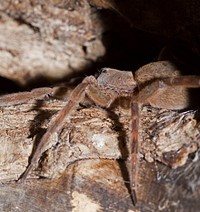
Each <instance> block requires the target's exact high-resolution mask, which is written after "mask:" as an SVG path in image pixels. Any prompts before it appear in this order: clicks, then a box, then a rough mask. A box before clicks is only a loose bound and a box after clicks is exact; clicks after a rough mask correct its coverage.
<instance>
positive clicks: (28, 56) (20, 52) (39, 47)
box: [0, 0, 105, 85]
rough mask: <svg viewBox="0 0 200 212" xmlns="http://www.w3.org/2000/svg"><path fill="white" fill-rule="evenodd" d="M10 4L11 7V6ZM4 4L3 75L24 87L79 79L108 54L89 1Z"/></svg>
mask: <svg viewBox="0 0 200 212" xmlns="http://www.w3.org/2000/svg"><path fill="white" fill-rule="evenodd" d="M6 2H7V4H6ZM58 3H59V2H56V1H37V0H36V1H35V0H34V1H29V0H26V1H9V0H8V1H5V2H0V8H1V10H0V15H1V24H0V32H1V33H0V60H1V63H0V69H1V71H0V75H1V76H3V77H6V78H8V79H11V80H13V81H15V82H17V83H19V84H21V85H27V84H29V83H30V82H32V81H38V80H40V82H41V81H42V79H43V80H44V79H46V80H47V79H48V80H49V81H50V80H51V79H52V80H56V79H57V80H58V79H62V78H64V77H69V76H71V75H75V74H76V73H77V72H81V71H82V70H85V69H87V68H88V67H89V66H90V65H91V64H92V63H93V62H95V61H96V60H97V59H98V58H99V57H101V56H103V55H104V54H105V47H104V45H103V43H102V40H101V35H102V32H103V26H102V24H101V20H100V19H99V18H98V14H97V13H95V12H94V11H93V10H92V8H91V6H90V5H89V4H88V2H87V1H85V0H79V1H66V2H63V4H58Z"/></svg>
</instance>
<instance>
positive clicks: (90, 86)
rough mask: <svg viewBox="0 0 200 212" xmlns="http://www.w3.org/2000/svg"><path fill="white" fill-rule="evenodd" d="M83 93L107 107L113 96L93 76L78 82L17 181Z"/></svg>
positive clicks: (33, 161) (58, 130)
mask: <svg viewBox="0 0 200 212" xmlns="http://www.w3.org/2000/svg"><path fill="white" fill-rule="evenodd" d="M85 94H87V95H88V97H89V98H90V99H91V100H92V101H94V102H95V103H96V104H99V105H101V106H105V107H108V106H109V105H110V104H111V103H112V101H113V99H114V96H113V95H112V94H110V95H107V94H106V92H103V91H102V89H101V88H100V86H98V83H97V80H96V79H95V78H94V77H93V76H89V77H86V78H85V79H84V80H83V82H82V83H80V84H79V85H78V86H77V87H76V88H75V89H74V90H73V91H72V94H71V97H70V99H69V101H68V102H67V104H66V105H65V106H64V108H63V109H62V110H61V111H60V112H59V113H58V114H57V116H56V118H55V120H53V121H51V122H50V124H49V127H48V129H47V131H46V132H45V134H44V135H43V137H42V139H41V141H40V143H39V144H38V146H37V147H36V150H35V152H34V154H33V157H32V158H31V160H30V163H29V165H28V167H27V169H26V170H25V172H24V173H23V174H22V175H21V177H20V179H19V181H20V182H24V181H25V180H26V178H27V176H28V174H29V173H30V172H31V170H32V169H33V166H34V165H35V164H36V163H37V162H38V160H39V158H40V157H41V155H42V153H43V152H44V151H45V147H46V146H48V143H49V141H50V138H51V136H52V134H54V133H58V132H60V130H61V129H62V127H63V125H64V123H65V120H66V118H68V117H69V116H70V115H71V113H72V112H73V111H74V110H75V109H76V106H77V104H79V103H80V102H81V101H82V100H83V99H84V97H85Z"/></svg>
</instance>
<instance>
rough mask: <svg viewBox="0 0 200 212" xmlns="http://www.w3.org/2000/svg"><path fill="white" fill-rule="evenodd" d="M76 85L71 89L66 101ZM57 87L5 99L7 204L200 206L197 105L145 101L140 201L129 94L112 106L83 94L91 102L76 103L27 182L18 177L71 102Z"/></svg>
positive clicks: (1, 146)
mask: <svg viewBox="0 0 200 212" xmlns="http://www.w3.org/2000/svg"><path fill="white" fill-rule="evenodd" d="M71 89H72V88H71V87H69V88H68V90H67V92H66V97H65V98H66V101H67V99H68V97H69V95H70V92H71ZM41 90H42V91H43V92H44V90H45V89H41ZM52 90H53V91H54V92H52ZM49 91H50V92H49ZM55 91H56V92H55ZM58 91H59V87H56V88H55V89H46V92H47V93H46V95H45V98H44V99H42V98H41V95H40V94H41V93H42V95H43V96H42V97H44V93H43V92H38V90H37V92H34V91H33V92H30V93H26V94H27V95H28V94H29V95H30V96H29V97H30V98H29V100H26V102H23V101H21V104H19V102H18V103H12V104H7V106H5V105H3V104H2V106H1V116H0V123H1V132H0V133H1V137H0V152H1V155H0V167H1V174H0V180H1V182H2V184H1V186H0V197H1V198H0V207H1V209H2V210H3V209H7V210H8V208H9V210H19V211H27V210H28V211H44V209H45V210H51V211H66V208H67V210H68V211H90V210H91V211H110V210H112V211H128V210H132V211H140V210H141V211H157V210H163V211H169V210H172V211H174V210H179V211H189V210H190V209H191V208H192V211H196V209H197V208H198V207H199V203H198V199H199V192H200V188H199V177H198V176H199V159H198V154H199V153H198V148H199V145H200V144H199V143H200V139H199V134H200V127H199V124H198V122H197V121H196V119H195V117H194V114H195V111H188V112H182V113H181V112H179V113H178V112H177V111H169V110H160V109H155V108H152V107H150V106H144V107H143V108H142V113H141V117H140V153H139V158H140V162H139V164H138V169H139V173H138V176H137V179H138V182H137V184H138V188H137V195H138V200H139V201H138V204H137V206H136V207H134V206H133V204H132V202H131V199H130V193H129V192H130V190H129V177H128V171H127V168H126V165H127V164H126V163H127V159H128V152H127V145H128V144H127V141H128V134H129V120H130V110H129V108H128V107H127V105H128V103H129V100H126V99H124V100H122V99H120V100H119V102H116V104H115V105H113V108H111V109H108V110H105V109H102V108H99V107H97V106H95V105H91V103H90V102H88V101H84V102H83V105H85V106H79V107H78V108H77V110H76V111H74V113H73V114H72V116H71V117H70V118H69V119H67V120H66V125H65V126H64V128H63V129H62V131H61V132H60V133H57V134H55V135H52V140H51V144H50V145H49V146H48V147H46V151H45V152H44V153H43V155H42V157H41V159H40V161H39V164H36V165H35V168H34V170H33V171H32V172H31V174H30V175H29V176H28V180H27V181H26V183H25V184H20V183H17V182H15V181H14V180H17V179H18V177H19V176H20V175H21V174H22V173H23V171H24V170H25V168H26V166H27V164H28V158H29V157H30V156H31V154H32V151H33V147H34V146H36V145H37V143H38V142H39V141H40V138H41V136H42V134H43V133H44V131H45V128H47V127H48V123H49V121H50V120H51V119H53V118H54V117H55V115H56V113H57V112H58V111H59V110H60V109H61V108H62V107H63V106H64V104H65V101H63V100H59V99H57V98H56V95H55V93H59V92H58ZM60 91H63V88H60ZM52 93H54V97H53V96H52ZM33 94H35V95H33ZM38 94H39V95H38ZM13 95H15V97H16V95H19V96H20V95H21V96H22V93H18V94H13ZM9 97H12V95H9ZM31 97H32V98H31ZM11 99H12V98H11ZM0 104H1V101H0ZM190 154H193V158H191V157H189V156H190ZM188 157H189V159H188ZM156 161H160V162H161V163H158V162H156ZM163 163H164V164H165V165H164V164H163ZM169 166H172V167H173V168H174V169H172V168H170V167H169ZM38 177H43V179H42V178H41V179H38ZM13 193H14V194H13ZM19 197H20V198H19ZM5 200H6V201H5ZM191 205H192V206H191Z"/></svg>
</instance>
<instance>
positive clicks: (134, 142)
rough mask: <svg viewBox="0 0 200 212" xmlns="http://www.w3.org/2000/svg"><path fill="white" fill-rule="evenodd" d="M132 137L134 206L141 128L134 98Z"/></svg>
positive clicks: (131, 178)
mask: <svg viewBox="0 0 200 212" xmlns="http://www.w3.org/2000/svg"><path fill="white" fill-rule="evenodd" d="M131 115H132V119H131V130H132V131H131V135H130V137H129V139H130V141H129V149H130V164H129V165H130V169H129V172H130V173H129V175H130V185H131V198H132V201H133V204H134V205H136V203H137V195H136V183H137V179H136V177H137V153H138V128H139V105H138V103H137V101H136V100H135V99H134V98H132V102H131Z"/></svg>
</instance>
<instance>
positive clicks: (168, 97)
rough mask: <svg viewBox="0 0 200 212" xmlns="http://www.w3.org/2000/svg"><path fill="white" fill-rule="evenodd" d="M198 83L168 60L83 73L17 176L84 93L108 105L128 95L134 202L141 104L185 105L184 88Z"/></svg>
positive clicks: (38, 154) (199, 80) (177, 107)
mask: <svg viewBox="0 0 200 212" xmlns="http://www.w3.org/2000/svg"><path fill="white" fill-rule="evenodd" d="M196 87H200V76H180V75H179V72H178V71H176V68H175V66H173V65H172V64H171V63H170V62H168V61H160V62H154V63H150V64H147V65H145V66H143V67H141V68H140V69H138V70H137V71H136V72H135V74H133V73H132V72H130V71H119V70H116V69H111V68H103V69H102V71H101V74H100V75H99V77H98V78H97V79H96V78H95V77H94V76H88V77H86V78H85V79H84V80H83V81H82V82H81V83H80V84H78V85H77V86H76V87H75V89H74V90H73V91H72V93H71V97H70V99H69V100H68V101H67V103H66V105H65V106H64V107H63V109H62V110H61V111H59V113H58V114H57V116H56V118H55V120H52V121H51V122H50V124H49V128H48V129H47V131H46V133H45V134H44V135H43V137H42V139H41V141H40V143H39V144H38V146H37V147H36V150H35V152H34V154H33V157H32V158H31V160H30V163H29V165H28V167H27V168H26V170H25V172H24V173H23V174H22V176H21V177H20V179H19V180H20V182H24V181H25V180H26V178H27V176H28V174H29V173H30V171H31V170H32V168H33V166H34V165H35V164H36V163H37V162H38V160H39V158H40V157H41V155H42V153H43V151H44V147H45V146H46V145H47V144H48V142H49V140H50V137H51V135H52V134H53V133H56V132H57V133H58V132H59V131H60V130H61V129H62V127H63V125H64V123H65V119H66V118H68V117H69V116H70V114H71V113H73V112H74V111H75V109H76V107H77V105H78V104H79V103H80V102H81V101H82V100H83V99H84V97H85V95H87V96H88V97H89V99H90V100H92V101H93V102H94V103H95V104H97V105H99V106H101V107H105V108H109V107H110V106H111V104H112V103H113V102H114V101H115V99H116V98H120V97H128V98H130V99H131V101H130V108H131V112H132V115H131V117H130V124H131V129H130V134H129V146H128V148H129V167H128V170H129V179H130V186H131V198H132V201H133V203H134V205H135V204H136V202H137V195H136V194H137V153H138V147H139V144H138V127H139V111H140V107H141V106H142V105H146V104H150V105H151V106H153V107H158V108H165V109H172V110H180V109H183V108H186V107H188V104H189V95H188V92H187V88H196Z"/></svg>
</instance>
